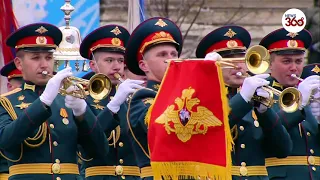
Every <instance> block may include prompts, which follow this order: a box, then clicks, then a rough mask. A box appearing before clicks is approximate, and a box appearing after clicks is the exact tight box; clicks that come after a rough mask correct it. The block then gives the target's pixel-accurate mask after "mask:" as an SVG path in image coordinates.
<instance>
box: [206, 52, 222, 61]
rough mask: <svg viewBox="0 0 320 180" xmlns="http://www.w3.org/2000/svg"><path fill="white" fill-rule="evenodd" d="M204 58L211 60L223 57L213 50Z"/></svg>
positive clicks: (218, 59) (219, 59)
mask: <svg viewBox="0 0 320 180" xmlns="http://www.w3.org/2000/svg"><path fill="white" fill-rule="evenodd" d="M204 60H210V61H221V60H222V57H221V56H220V54H218V53H216V52H211V53H208V54H207V55H206V57H205V58H204Z"/></svg>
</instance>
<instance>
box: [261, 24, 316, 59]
mask: <svg viewBox="0 0 320 180" xmlns="http://www.w3.org/2000/svg"><path fill="white" fill-rule="evenodd" d="M311 42H312V37H311V34H310V32H309V31H307V30H305V29H304V30H302V31H300V32H298V33H289V32H288V31H287V30H285V29H284V28H280V29H277V30H275V31H273V32H271V33H269V34H268V35H267V36H265V37H264V38H263V39H262V40H261V41H260V45H262V46H264V47H265V48H267V49H268V50H269V52H270V53H272V52H274V53H276V54H279V55H280V54H283V55H284V54H302V53H304V52H305V50H306V49H308V48H309V46H310V45H311Z"/></svg>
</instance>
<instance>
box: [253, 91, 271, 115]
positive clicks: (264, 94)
mask: <svg viewBox="0 0 320 180" xmlns="http://www.w3.org/2000/svg"><path fill="white" fill-rule="evenodd" d="M256 92H257V95H258V96H261V97H264V98H267V99H269V98H270V94H269V93H268V92H267V91H265V90H263V89H262V88H258V89H257V91H256ZM256 109H257V110H258V112H259V113H264V112H266V111H267V109H268V108H267V106H265V105H263V104H260V106H259V107H256Z"/></svg>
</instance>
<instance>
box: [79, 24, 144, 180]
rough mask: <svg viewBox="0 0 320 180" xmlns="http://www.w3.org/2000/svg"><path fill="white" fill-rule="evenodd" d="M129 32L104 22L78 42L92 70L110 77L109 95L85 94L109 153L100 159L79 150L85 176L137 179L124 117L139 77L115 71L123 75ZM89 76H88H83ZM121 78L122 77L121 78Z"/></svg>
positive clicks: (136, 169) (95, 179) (138, 172)
mask: <svg viewBox="0 0 320 180" xmlns="http://www.w3.org/2000/svg"><path fill="white" fill-rule="evenodd" d="M129 36H130V34H129V32H128V31H127V30H126V29H125V28H123V27H121V26H118V25H106V26H103V27H100V28H98V29H97V30H95V31H93V32H92V33H90V34H89V35H87V37H85V38H84V40H83V41H82V43H81V46H80V53H81V55H82V56H83V57H84V58H87V59H90V60H91V61H90V67H91V69H92V70H93V73H90V74H95V73H102V74H104V75H106V76H107V77H108V78H109V79H110V80H111V85H112V87H111V89H110V91H111V92H110V94H109V96H108V97H106V98H104V99H102V100H97V99H93V98H88V99H87V103H88V106H90V107H91V109H92V111H93V112H94V113H95V114H96V115H97V118H98V120H99V122H100V125H101V126H102V128H103V129H104V131H105V133H106V135H107V137H108V140H109V146H110V148H109V153H108V154H107V156H106V157H105V158H104V159H102V158H99V159H95V158H93V159H90V156H87V157H86V155H85V154H83V153H82V157H83V160H84V161H82V163H83V164H82V166H83V167H82V168H85V176H86V178H87V179H94V180H97V179H101V180H102V179H139V178H140V171H139V168H138V166H137V162H136V158H135V155H134V153H133V151H132V147H131V145H130V142H129V140H128V129H127V120H126V111H127V106H126V104H124V102H125V100H126V96H128V94H129V93H132V92H133V91H134V90H135V89H136V88H142V87H141V86H140V85H139V84H141V83H143V82H142V81H137V80H130V79H128V80H125V81H124V82H122V83H121V84H120V85H119V86H117V85H118V84H119V83H120V81H119V79H118V78H117V77H115V74H116V73H117V74H119V75H120V76H121V77H123V75H124V66H125V64H124V52H125V46H126V44H127V41H128V39H129ZM85 78H88V77H85ZM121 81H122V80H121Z"/></svg>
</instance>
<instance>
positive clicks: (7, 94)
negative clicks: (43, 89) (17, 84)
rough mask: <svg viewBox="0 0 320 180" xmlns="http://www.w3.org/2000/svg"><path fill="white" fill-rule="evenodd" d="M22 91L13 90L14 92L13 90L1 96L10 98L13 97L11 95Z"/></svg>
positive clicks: (18, 89)
mask: <svg viewBox="0 0 320 180" xmlns="http://www.w3.org/2000/svg"><path fill="white" fill-rule="evenodd" d="M21 90H22V89H21V88H15V89H13V90H11V91H9V92H6V93H3V94H1V95H0V96H2V97H5V96H9V95H11V94H14V93H17V92H20V91H21Z"/></svg>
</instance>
